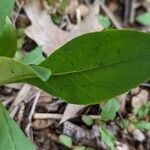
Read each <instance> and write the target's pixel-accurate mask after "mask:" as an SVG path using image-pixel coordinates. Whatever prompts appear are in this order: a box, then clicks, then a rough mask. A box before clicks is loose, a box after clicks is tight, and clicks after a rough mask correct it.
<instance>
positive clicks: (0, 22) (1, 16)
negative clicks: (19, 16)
mask: <svg viewBox="0 0 150 150" xmlns="http://www.w3.org/2000/svg"><path fill="white" fill-rule="evenodd" d="M14 3H15V0H1V2H0V34H1V32H2V31H3V29H4V26H5V20H6V17H7V16H10V15H11V13H12V10H13V7H14Z"/></svg>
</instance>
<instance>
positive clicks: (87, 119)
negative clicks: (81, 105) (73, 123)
mask: <svg viewBox="0 0 150 150" xmlns="http://www.w3.org/2000/svg"><path fill="white" fill-rule="evenodd" d="M82 121H83V122H84V123H85V124H86V125H88V126H91V125H92V124H93V119H92V118H91V117H89V116H86V115H82Z"/></svg>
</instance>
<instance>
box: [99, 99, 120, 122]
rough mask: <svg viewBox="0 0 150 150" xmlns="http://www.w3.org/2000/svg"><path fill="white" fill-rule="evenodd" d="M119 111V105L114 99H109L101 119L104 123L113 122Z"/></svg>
mask: <svg viewBox="0 0 150 150" xmlns="http://www.w3.org/2000/svg"><path fill="white" fill-rule="evenodd" d="M119 109H120V104H119V102H118V101H117V100H116V99H110V100H109V101H108V102H106V104H105V106H104V107H103V110H102V112H101V119H102V120H104V121H109V120H113V119H114V118H115V117H116V113H117V112H118V111H119Z"/></svg>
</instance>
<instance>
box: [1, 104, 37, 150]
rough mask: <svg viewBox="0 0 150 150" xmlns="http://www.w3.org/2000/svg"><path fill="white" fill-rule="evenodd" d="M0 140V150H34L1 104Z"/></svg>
mask: <svg viewBox="0 0 150 150" xmlns="http://www.w3.org/2000/svg"><path fill="white" fill-rule="evenodd" d="M0 139H1V140H0V149H1V150H35V146H34V145H33V144H32V143H31V142H30V140H29V139H27V138H26V137H25V135H24V134H23V132H22V131H21V130H20V128H19V127H18V125H17V124H16V123H15V121H14V120H13V119H12V118H11V117H10V116H9V113H8V112H7V111H6V109H5V108H4V107H3V105H2V104H1V103H0Z"/></svg>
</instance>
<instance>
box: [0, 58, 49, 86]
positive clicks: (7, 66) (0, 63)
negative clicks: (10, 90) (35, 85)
mask: <svg viewBox="0 0 150 150" xmlns="http://www.w3.org/2000/svg"><path fill="white" fill-rule="evenodd" d="M50 74H51V71H50V70H49V69H46V68H44V67H40V66H27V65H24V64H22V63H19V62H16V61H15V60H13V59H11V58H7V57H0V84H6V83H14V82H23V81H24V79H28V78H35V77H37V78H39V79H41V80H43V81H45V80H47V79H48V78H49V76H50Z"/></svg>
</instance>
